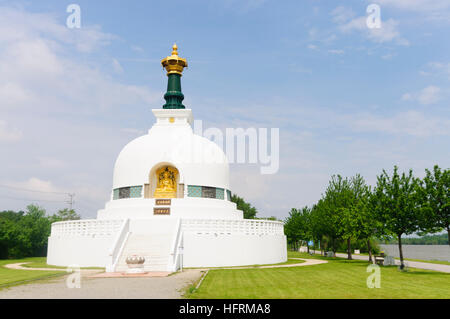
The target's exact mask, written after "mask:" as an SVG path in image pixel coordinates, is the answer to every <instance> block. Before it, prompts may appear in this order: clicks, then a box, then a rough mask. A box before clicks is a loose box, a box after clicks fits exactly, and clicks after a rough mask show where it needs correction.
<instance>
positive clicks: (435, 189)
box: [418, 165, 450, 245]
mask: <svg viewBox="0 0 450 319" xmlns="http://www.w3.org/2000/svg"><path fill="white" fill-rule="evenodd" d="M425 172H426V176H425V177H424V179H423V180H422V181H420V185H419V188H418V192H419V194H420V199H421V202H422V205H421V206H422V210H421V213H422V216H421V217H422V218H421V222H420V230H421V231H422V232H423V233H435V232H438V231H441V230H442V229H445V230H446V231H447V237H448V239H449V245H450V201H449V198H450V170H449V169H446V170H444V171H442V170H441V169H440V168H439V166H437V165H435V166H434V168H433V172H431V171H430V170H428V169H426V170H425Z"/></svg>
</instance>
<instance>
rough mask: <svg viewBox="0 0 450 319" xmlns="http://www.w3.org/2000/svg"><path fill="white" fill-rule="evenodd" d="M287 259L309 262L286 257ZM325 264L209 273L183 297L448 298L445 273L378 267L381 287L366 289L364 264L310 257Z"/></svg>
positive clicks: (448, 276) (449, 278)
mask: <svg viewBox="0 0 450 319" xmlns="http://www.w3.org/2000/svg"><path fill="white" fill-rule="evenodd" d="M289 257H301V258H311V257H310V256H308V255H307V254H300V253H296V252H289ZM314 258H315V259H324V260H327V261H328V263H327V264H321V265H314V266H305V267H292V268H269V269H229V270H225V269H217V270H210V271H209V272H208V274H207V275H206V277H205V279H204V280H203V283H202V284H201V286H200V287H199V289H198V290H195V289H190V291H191V292H188V293H187V295H186V296H187V297H188V298H199V299H201V298H212V299H215V298H244V299H256V298H269V299H277V298H282V299H289V298H387V299H395V298H446V299H448V298H450V274H446V273H440V272H433V271H426V270H418V269H410V270H409V271H408V272H400V271H399V270H398V269H397V267H381V288H379V289H377V288H373V289H369V288H367V285H366V280H367V277H368V275H370V274H369V273H367V272H366V268H367V266H368V263H367V262H366V261H358V260H352V261H347V260H345V259H340V258H324V257H314Z"/></svg>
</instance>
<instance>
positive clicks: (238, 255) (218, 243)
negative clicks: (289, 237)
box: [183, 233, 287, 267]
mask: <svg viewBox="0 0 450 319" xmlns="http://www.w3.org/2000/svg"><path fill="white" fill-rule="evenodd" d="M183 246H184V255H183V265H184V267H224V266H243V265H255V264H275V263H281V262H285V261H286V260H287V250H286V249H287V248H286V236H284V235H263V236H259V235H244V234H233V235H217V236H216V235H214V234H210V235H198V234H195V233H185V234H184V236H183Z"/></svg>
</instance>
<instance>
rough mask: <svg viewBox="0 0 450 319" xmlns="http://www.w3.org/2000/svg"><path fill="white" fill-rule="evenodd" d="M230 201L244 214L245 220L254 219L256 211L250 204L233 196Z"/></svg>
mask: <svg viewBox="0 0 450 319" xmlns="http://www.w3.org/2000/svg"><path fill="white" fill-rule="evenodd" d="M231 201H232V202H233V203H236V206H237V209H239V210H242V211H243V212H244V218H245V219H254V218H255V217H256V214H257V213H258V211H257V210H256V208H255V207H253V206H252V205H251V204H250V203H247V202H246V201H245V200H244V199H243V198H241V197H239V196H237V195H235V194H233V195H232V196H231Z"/></svg>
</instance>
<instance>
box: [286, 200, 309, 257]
mask: <svg viewBox="0 0 450 319" xmlns="http://www.w3.org/2000/svg"><path fill="white" fill-rule="evenodd" d="M310 213H311V209H309V208H308V207H306V206H305V207H303V208H302V209H296V208H292V209H291V211H290V212H289V217H287V218H286V220H285V221H284V231H285V234H286V237H287V239H288V242H289V243H290V244H291V245H292V246H293V248H294V250H297V249H298V245H297V244H298V242H299V241H308V240H309V239H311V231H310V221H309V218H310Z"/></svg>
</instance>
